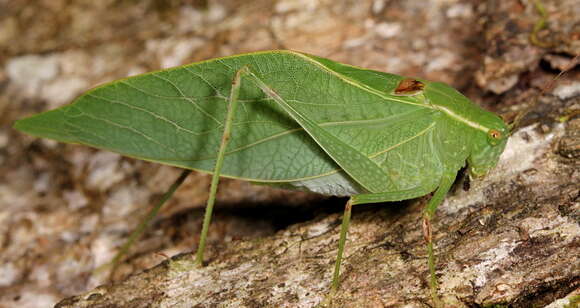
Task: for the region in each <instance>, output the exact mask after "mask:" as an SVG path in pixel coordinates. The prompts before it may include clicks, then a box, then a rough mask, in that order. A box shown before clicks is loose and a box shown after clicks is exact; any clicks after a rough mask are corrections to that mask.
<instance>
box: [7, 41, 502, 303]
mask: <svg viewBox="0 0 580 308" xmlns="http://www.w3.org/2000/svg"><path fill="white" fill-rule="evenodd" d="M15 127H16V128H17V129H20V130H22V131H25V132H27V133H30V134H32V135H36V136H40V137H46V138H52V139H56V140H60V141H64V142H71V143H80V144H86V145H90V146H93V147H97V148H102V149H107V150H111V151H114V152H118V153H121V154H123V155H127V156H131V157H136V158H140V159H145V160H149V161H154V162H159V163H163V164H168V165H173V166H178V167H182V168H185V169H194V170H201V171H204V172H208V173H213V174H214V175H213V178H212V183H211V187H210V196H209V199H208V203H207V207H206V213H205V217H204V222H203V227H202V233H201V236H200V243H199V246H198V250H197V255H196V263H198V264H202V263H203V251H204V247H205V240H206V238H207V232H208V228H209V224H210V221H211V216H212V210H213V204H214V201H215V196H216V191H217V186H218V180H219V176H225V177H231V178H237V179H244V180H248V181H252V182H255V183H262V184H269V185H274V186H280V187H284V188H291V189H305V190H310V191H313V192H318V193H322V194H327V195H341V196H346V195H349V196H351V198H350V199H349V201H348V202H347V205H346V207H345V213H344V217H343V223H342V227H341V232H340V239H339V248H338V252H337V258H336V263H335V270H334V274H333V282H332V290H333V291H336V290H337V289H338V285H339V281H340V275H339V274H340V266H341V260H342V253H343V250H344V246H345V243H346V234H347V230H348V225H349V222H350V216H351V208H352V206H353V205H356V204H361V203H372V202H384V201H395V200H404V199H411V198H415V197H419V196H423V195H426V194H428V193H430V192H432V191H435V193H434V194H433V197H432V198H431V200H430V201H429V203H428V204H427V206H426V209H425V215H424V221H423V226H424V236H425V239H426V242H427V251H428V256H429V257H428V264H429V271H430V276H431V279H430V289H431V295H432V298H433V301H434V303H435V305H436V306H440V303H439V299H438V296H437V279H436V275H435V268H436V265H435V256H434V253H433V251H434V246H433V242H432V236H431V222H430V221H431V219H432V218H433V215H434V213H435V210H436V208H437V206H438V205H439V204H441V202H442V201H443V199H444V198H445V195H446V194H447V192H448V191H449V189H450V187H451V185H452V184H453V181H454V179H455V176H456V174H457V171H458V170H459V169H460V168H461V167H463V166H464V165H465V163H466V161H467V162H468V164H469V170H470V173H471V174H472V175H476V176H479V175H483V174H485V173H487V172H488V171H489V170H490V169H491V168H492V167H493V166H495V164H496V163H497V160H498V158H499V155H500V154H501V153H502V152H503V149H504V147H505V144H506V141H507V136H508V129H507V127H506V125H505V124H504V122H503V121H502V120H501V119H500V118H499V117H497V116H496V115H494V114H493V113H490V112H487V111H485V110H483V109H481V108H480V107H478V106H477V105H475V104H474V103H472V102H471V101H469V100H468V99H467V98H465V97H464V96H463V95H461V94H460V93H459V92H457V91H455V90H454V89H453V88H451V87H449V86H447V85H445V84H442V83H436V82H428V81H422V80H416V79H411V78H404V77H401V76H397V75H393V74H387V73H381V72H377V71H372V70H366V69H361V68H357V67H353V66H349V65H344V64H340V63H336V62H333V61H330V60H327V59H323V58H319V57H315V56H311V55H307V54H302V53H297V52H292V51H268V52H260V53H253V54H246V55H239V56H232V57H227V58H221V59H214V60H209V61H204V62H199V63H193V64H189V65H185V66H181V67H177V68H173V69H168V70H164V71H159V72H153V73H148V74H144V75H140V76H136V77H130V78H127V79H123V80H119V81H115V82H112V83H109V84H106V85H104V86H101V87H98V88H96V89H93V90H91V91H89V92H87V93H86V94H84V95H82V96H81V97H79V98H78V99H77V100H76V101H75V102H74V103H73V104H71V105H68V106H65V107H62V108H59V109H56V110H52V111H48V112H45V113H42V114H39V115H36V116H32V117H30V118H27V119H24V120H20V121H18V122H17V123H16V125H15ZM185 176H186V174H185V173H184V175H183V176H182V178H184V177H185ZM175 185H179V184H175ZM161 204H162V203H159V204H158V206H157V207H155V208H154V210H152V213H154V212H155V211H156V210H157V209H158V208H159V206H161ZM152 215H153V214H152ZM142 225H144V224H142ZM134 235H135V234H134ZM137 236H138V235H135V236H132V238H136V237H137ZM128 245H129V244H127V245H126V246H125V247H123V249H122V251H126V250H127V249H128V248H127V247H128ZM116 259H120V257H117V258H116ZM331 294H332V292H331Z"/></svg>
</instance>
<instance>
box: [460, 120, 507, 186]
mask: <svg viewBox="0 0 580 308" xmlns="http://www.w3.org/2000/svg"><path fill="white" fill-rule="evenodd" d="M481 123H482V124H483V125H482V126H483V127H485V128H486V131H483V130H478V131H477V132H476V133H475V136H474V138H473V139H472V144H471V155H469V157H468V158H467V163H468V164H469V173H470V175H471V176H474V177H481V176H484V175H485V174H487V173H488V172H489V171H490V170H491V169H492V168H493V167H495V165H496V164H497V161H498V160H499V156H500V155H501V153H503V150H504V149H505V146H506V143H507V139H508V137H509V128H508V127H507V125H506V124H505V123H504V121H503V120H502V119H501V118H500V117H498V116H496V115H495V114H492V113H486V116H485V119H483V121H482V122H481Z"/></svg>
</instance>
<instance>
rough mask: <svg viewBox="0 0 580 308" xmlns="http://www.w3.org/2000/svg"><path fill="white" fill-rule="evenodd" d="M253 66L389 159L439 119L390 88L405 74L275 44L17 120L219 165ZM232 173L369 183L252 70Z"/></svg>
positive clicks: (141, 151) (60, 133) (291, 98)
mask: <svg viewBox="0 0 580 308" xmlns="http://www.w3.org/2000/svg"><path fill="white" fill-rule="evenodd" d="M245 65H248V66H250V67H251V69H252V71H253V72H255V73H256V74H257V75H258V76H259V78H260V79H261V80H263V81H264V82H265V83H266V84H268V86H269V87H271V88H272V89H274V90H275V91H276V92H277V93H278V94H279V95H280V96H281V97H283V98H284V100H285V101H287V102H288V103H289V104H292V106H293V108H296V109H297V110H299V111H300V112H301V113H302V114H305V115H307V116H308V117H309V119H311V120H312V121H314V122H315V123H317V124H318V125H320V126H321V127H323V128H325V129H328V131H329V132H331V133H332V134H333V135H335V136H337V137H338V138H341V140H345V142H346V143H348V144H350V145H352V146H353V147H354V148H356V149H357V150H359V151H360V152H361V153H363V154H365V155H367V156H369V157H371V156H372V155H375V156H374V158H373V159H376V160H377V161H378V162H381V163H383V162H384V161H385V157H386V155H387V154H386V153H387V152H389V153H400V152H398V151H397V150H395V149H397V148H398V147H400V146H402V145H404V144H407V143H409V142H411V141H409V140H408V139H409V138H410V137H412V136H413V135H417V134H425V131H424V130H425V129H427V128H428V127H432V126H430V125H432V124H433V123H434V121H433V119H432V117H431V116H430V112H433V110H432V109H429V106H428V105H426V104H423V103H422V102H421V101H420V100H419V99H417V98H415V97H398V96H393V95H391V94H390V93H391V92H392V90H393V89H394V87H396V85H397V83H398V82H399V81H400V80H401V79H402V78H403V77H400V76H397V75H391V74H386V73H381V72H376V71H371V70H365V69H360V68H356V67H352V66H348V65H343V64H339V63H336V62H333V61H330V60H327V59H322V58H317V57H313V56H309V55H305V54H301V53H296V52H290V51H275V52H262V53H254V54H245V55H239V56H233V57H227V58H220V59H214V60H209V61H204V62H199V63H193V64H189V65H185V66H181V67H176V68H173V69H168V70H163V71H158V72H153V73H148V74H144V75H140V76H135V77H130V78H126V79H123V80H119V81H115V82H112V83H109V84H106V85H103V86H100V87H97V88H95V89H93V90H90V91H88V92H87V93H86V94H84V95H82V96H80V97H79V98H77V99H76V100H75V101H74V102H73V103H72V104H70V105H67V106H64V107H62V108H59V109H56V110H52V111H48V112H45V113H42V114H40V115H36V116H32V117H30V118H27V119H24V120H21V121H18V122H17V123H16V125H15V127H16V128H18V129H20V130H22V131H25V132H27V133H30V134H32V135H36V136H40V137H47V138H52V139H57V140H60V141H64V142H70V143H80V144H85V145H90V146H93V147H97V148H102V149H108V150H111V151H114V152H118V153H121V154H123V155H127V156H131V157H136V158H140V159H144V160H148V161H154V162H159V163H164V164H168V165H174V166H178V167H182V168H188V169H196V170H202V171H205V172H211V171H212V169H213V167H214V163H215V156H216V153H217V151H218V147H219V143H220V141H221V134H222V129H223V121H224V119H225V113H226V107H227V106H226V101H227V95H228V93H229V91H230V87H231V81H232V78H233V75H234V73H235V72H236V71H237V70H238V69H240V68H241V67H243V66H245ZM409 119H411V120H412V122H410V123H409V122H408V120H409ZM397 132H400V133H397ZM413 139H417V140H419V139H421V138H419V137H415V138H412V139H411V140H413ZM389 149H390V150H389ZM394 155H395V154H394ZM383 165H384V166H386V167H388V168H391V166H388V165H387V164H383ZM395 169H396V168H395ZM222 172H223V176H227V177H233V178H242V179H247V180H251V181H256V182H268V183H283V182H296V183H300V184H298V185H297V186H300V185H303V186H304V187H308V185H304V183H314V182H315V181H316V179H320V178H322V177H327V179H329V182H327V183H326V184H325V185H329V187H331V188H330V190H329V191H331V190H333V188H332V186H333V185H334V187H335V189H334V192H336V193H340V192H343V193H352V192H361V189H360V187H357V185H356V183H353V182H352V179H349V178H348V176H346V175H344V174H342V173H341V171H340V168H339V167H338V165H337V164H336V163H335V162H333V160H332V159H331V158H330V157H329V156H328V155H326V154H325V153H324V152H323V151H322V150H321V149H320V148H319V146H318V145H317V144H316V143H315V142H314V141H313V140H312V139H311V138H310V137H309V136H308V135H307V134H306V133H305V132H304V130H303V129H302V128H300V126H299V125H298V124H297V123H296V122H295V121H293V120H292V119H291V118H290V117H289V116H288V115H287V114H285V113H284V112H283V111H282V110H281V109H280V108H279V107H278V106H277V105H276V103H275V102H273V101H272V99H271V98H269V97H267V96H266V95H265V94H264V93H263V92H262V91H261V90H260V89H259V88H257V87H256V86H255V85H254V84H253V83H252V82H249V81H247V80H245V79H244V80H243V82H242V87H241V91H240V106H239V108H238V113H237V114H236V115H235V120H234V124H233V132H232V137H231V139H230V143H229V145H228V150H227V153H226V157H225V161H224V168H223V171H222ZM337 173H339V174H342V175H336V174H337ZM333 174H335V175H333ZM403 175H404V174H401V176H403ZM332 179H335V180H332ZM309 181H310V182H309ZM333 181H334V182H333ZM319 183H320V181H319ZM348 183H350V184H348ZM322 186H324V185H322ZM347 186H348V187H347ZM329 187H326V188H324V187H323V188H321V189H322V190H324V189H327V190H328V189H329ZM337 187H338V188H337ZM340 187H344V188H340ZM309 189H310V188H309Z"/></svg>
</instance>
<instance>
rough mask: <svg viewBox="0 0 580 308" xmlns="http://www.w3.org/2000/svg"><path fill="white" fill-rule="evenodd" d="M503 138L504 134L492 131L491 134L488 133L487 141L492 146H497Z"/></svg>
mask: <svg viewBox="0 0 580 308" xmlns="http://www.w3.org/2000/svg"><path fill="white" fill-rule="evenodd" d="M502 138H503V134H502V133H501V132H500V131H499V130H496V129H490V130H489V132H487V141H488V142H489V143H490V144H491V145H497V144H499V141H500V140H501V139H502Z"/></svg>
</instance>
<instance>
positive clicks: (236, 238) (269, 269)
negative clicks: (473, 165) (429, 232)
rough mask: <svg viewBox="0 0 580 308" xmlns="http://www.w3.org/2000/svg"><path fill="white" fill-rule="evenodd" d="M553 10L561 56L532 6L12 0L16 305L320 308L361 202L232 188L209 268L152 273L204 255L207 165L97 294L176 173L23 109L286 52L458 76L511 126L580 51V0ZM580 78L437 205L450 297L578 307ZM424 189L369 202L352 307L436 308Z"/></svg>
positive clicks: (10, 225)
mask: <svg viewBox="0 0 580 308" xmlns="http://www.w3.org/2000/svg"><path fill="white" fill-rule="evenodd" d="M543 2H544V4H545V7H546V9H547V12H548V27H547V28H546V29H544V30H542V31H540V33H539V34H538V37H539V39H540V40H542V41H543V42H549V43H550V46H549V47H547V48H542V47H539V46H535V45H532V44H530V43H529V40H528V39H527V38H528V36H529V33H530V31H531V28H532V26H533V25H534V23H535V22H536V21H537V20H538V18H539V15H538V14H537V11H535V9H534V6H533V5H532V1H518V0H507V1H487V2H482V1H475V0H471V1H470V0H430V1H425V0H417V1H414V0H413V1H381V0H375V1H370V0H369V1H330V0H327V1H323V0H320V1H310V0H308V1H307V0H301V1H298V0H280V1H266V0H263V1H183V2H179V1H174V2H171V4H167V3H168V2H166V1H156V0H146V1H124V2H118V1H96V2H95V1H60V0H58V1H8V0H0V66H1V67H2V69H1V70H0V125H1V126H0V174H2V175H3V176H2V177H0V249H1V252H0V307H14V306H18V307H46V306H50V305H52V304H55V303H56V302H58V301H59V300H60V299H62V298H65V297H68V296H72V295H76V294H82V295H78V296H76V297H69V298H67V299H65V300H63V301H62V302H61V303H60V305H61V306H62V307H81V306H83V305H92V306H95V307H99V306H100V307H105V306H107V307H115V306H117V307H121V306H131V307H145V306H163V305H165V306H170V305H176V306H186V307H187V306H193V305H194V304H195V303H198V306H199V307H209V306H218V305H219V304H222V305H225V304H229V305H230V306H234V307H235V306H239V307H262V306H273V307H280V306H282V307H283V306H287V307H312V306H314V305H315V304H316V303H318V302H319V301H320V300H321V299H322V298H323V296H324V295H325V294H326V290H327V288H328V283H329V282H330V274H331V268H332V262H333V260H334V256H335V252H336V242H337V238H338V226H339V222H340V214H339V212H340V211H341V209H342V207H343V204H344V200H341V199H329V200H327V201H326V202H325V203H324V204H322V205H321V204H320V197H318V196H314V195H308V194H304V193H295V192H284V191H279V190H270V189H267V188H265V187H255V186H252V185H250V184H248V183H243V182H236V181H224V182H223V183H222V185H221V187H220V193H219V195H218V200H220V202H219V203H218V207H219V209H218V212H217V215H216V217H215V219H214V222H215V223H214V225H213V228H212V231H211V241H212V245H211V246H210V247H209V248H210V249H209V253H208V257H209V261H210V262H209V266H208V267H206V268H203V269H191V268H190V267H189V258H190V256H189V255H187V254H185V255H181V256H179V257H176V258H174V259H172V260H166V261H165V262H164V263H163V264H162V265H159V266H157V267H154V268H153V269H151V270H148V271H145V272H143V273H141V274H138V273H139V272H140V271H141V270H143V269H146V268H151V267H153V266H154V265H156V264H158V263H159V262H161V261H163V260H165V259H167V257H171V256H174V255H176V254H178V253H180V252H188V251H191V250H192V249H194V247H195V246H194V245H195V243H196V241H197V233H198V230H199V223H200V221H201V214H202V209H201V207H203V203H204V201H205V198H206V197H207V189H208V183H209V178H208V177H207V176H204V175H199V174H198V175H195V176H192V177H191V178H190V179H189V180H188V181H187V183H186V185H185V186H184V187H183V188H182V189H180V190H179V192H178V193H177V195H176V197H175V198H174V199H173V201H172V202H170V204H169V205H168V206H167V207H166V208H165V209H164V210H163V211H162V213H161V215H160V216H159V217H158V219H157V220H156V222H155V224H154V225H155V226H154V228H153V229H152V231H150V232H149V233H148V234H147V235H146V236H145V238H144V239H143V240H142V241H141V242H140V243H139V244H138V245H137V247H135V249H134V250H133V252H132V254H131V256H130V258H129V261H128V262H126V263H124V264H123V265H122V266H121V267H120V268H119V269H118V271H117V272H116V273H115V274H114V275H112V276H113V280H114V281H118V282H117V283H114V284H109V285H106V286H103V287H99V288H98V289H95V290H92V291H89V290H91V289H93V288H95V287H96V286H98V285H100V284H103V283H106V282H108V281H109V275H108V274H109V273H107V272H104V273H100V274H97V275H95V274H92V270H93V269H95V268H96V267H98V266H99V265H102V264H104V263H105V262H107V261H108V260H109V259H110V258H111V257H112V255H113V254H114V253H115V251H116V249H117V248H118V247H119V245H120V244H121V243H123V241H124V240H125V238H126V236H127V235H128V233H129V232H130V230H131V229H132V228H134V226H135V225H136V224H137V223H138V221H139V219H140V217H141V216H142V214H144V212H145V209H146V207H147V206H149V205H150V204H152V202H153V201H154V200H155V199H156V198H157V197H158V196H159V195H160V194H161V193H162V192H163V190H164V189H165V187H167V186H169V185H170V183H171V182H172V181H173V179H174V178H176V177H177V175H178V174H179V171H178V170H175V169H172V168H168V167H163V166H156V165H153V164H148V163H145V162H138V161H134V160H131V159H127V158H122V157H119V156H117V155H114V154H110V153H104V152H97V151H94V150H91V149H87V148H83V147H79V146H71V145H63V144H57V143H54V142H51V141H47V140H35V139H33V138H30V137H28V136H24V135H22V134H19V133H18V132H16V131H14V130H12V129H11V128H10V125H11V123H12V122H13V121H14V120H15V119H17V118H21V117H23V116H25V115H30V114H32V113H35V112H39V111H42V110H47V109H49V108H53V107H56V106H60V105H62V104H65V103H67V102H69V101H70V100H71V99H72V98H74V97H75V96H76V95H78V94H80V92H82V91H84V90H86V89H87V88H89V87H92V86H95V85H97V84H99V83H102V82H105V81H109V80H112V79H116V78H121V77H124V76H127V75H131V74H136V73H140V72H144V71H148V70H152V69H158V68H163V67H168V66H172V65H178V64H182V63H188V62H192V61H196V60H201V59H207V58H212V57H216V56H224V55H230V54H236V53H240V52H247V51H254V50H261V49H273V48H289V49H296V50H300V51H304V52H309V53H313V54H317V55H320V56H324V57H329V58H332V59H334V60H336V61H341V62H345V63H350V64H354V65H359V66H364V67H369V68H373V69H377V70H382V71H388V72H392V73H397V74H403V75H409V76H417V77H423V78H426V79H430V80H439V81H443V82H447V83H450V84H452V85H453V86H455V87H457V88H458V89H460V90H462V91H463V92H464V93H466V94H467V95H468V96H469V97H471V98H472V99H474V100H475V101H478V102H480V103H482V104H483V105H485V106H486V107H488V108H489V109H492V110H495V111H500V112H501V113H502V114H504V115H505V116H506V117H507V118H508V119H512V118H513V117H514V116H515V114H516V113H517V112H519V111H520V110H523V109H525V108H527V107H528V106H529V105H530V103H531V102H533V100H534V99H535V98H536V97H537V96H538V93H539V92H540V89H541V88H543V87H544V86H545V85H546V84H547V83H549V81H550V80H551V79H552V78H553V77H554V75H555V72H557V70H559V69H562V68H564V67H566V65H567V63H568V62H569V60H570V56H571V55H574V54H578V53H580V50H579V47H578V42H579V41H580V40H579V37H580V31H579V29H578V25H579V24H580V22H579V20H578V18H580V13H578V12H577V10H578V7H577V5H575V2H576V1H575V0H544V1H543ZM578 80H580V78H579V75H578V72H577V71H571V72H569V73H568V74H567V75H566V76H564V77H563V78H561V79H560V80H558V82H557V83H556V85H555V87H554V88H553V90H548V91H547V93H546V94H545V95H543V96H542V97H541V98H540V100H539V103H538V105H537V106H535V107H534V108H533V112H532V113H530V115H529V116H528V117H527V119H526V120H525V121H524V123H525V124H526V125H527V124H534V126H532V127H529V128H526V129H525V130H523V131H521V132H519V133H517V134H516V135H515V136H514V138H513V140H512V141H511V142H510V145H509V149H508V151H507V152H506V154H505V155H504V157H503V159H502V164H501V166H500V167H498V168H497V169H496V170H495V171H493V173H492V174H490V175H489V176H488V177H487V178H486V179H485V180H483V181H473V182H471V185H470V186H471V188H470V190H469V191H468V192H464V191H462V189H461V185H458V186H457V189H456V191H455V192H454V193H453V195H452V196H450V198H448V200H447V202H446V203H445V204H444V205H442V207H441V210H440V211H438V214H437V215H438V216H437V221H436V223H435V236H436V239H437V249H438V250H437V251H438V253H439V255H440V258H439V262H438V273H439V275H440V281H441V290H440V292H441V294H445V298H446V299H447V301H448V302H449V303H450V305H451V304H453V303H454V306H456V307H478V306H482V305H486V304H494V303H505V304H511V305H512V306H514V307H531V306H532V305H536V306H543V305H546V304H548V303H550V302H554V303H553V305H556V306H551V307H562V306H563V305H564V304H565V303H566V300H560V301H558V302H555V300H556V299H558V298H562V297H564V296H566V295H572V294H575V293H574V292H576V294H577V293H578V284H579V280H580V278H579V277H580V270H579V268H580V262H579V260H578V258H577V255H579V254H580V251H579V247H580V243H579V236H580V230H579V227H578V221H579V216H578V213H579V203H578V195H579V193H578V185H577V183H578V182H580V181H579V174H578V170H579V169H580V168H579V164H580V163H579V161H578V159H579V156H578V144H579V141H578V133H577V132H578V130H579V124H578V120H577V116H578V110H579V109H580V107H579V106H580V103H579V102H578V93H579V91H578V84H579V81H578ZM495 93H499V94H501V95H499V96H498V95H496V94H495ZM559 122H563V123H562V124H558V123H559ZM466 186H467V185H466ZM426 200H427V199H426V198H424V199H421V200H415V201H412V202H407V203H404V204H387V205H376V206H374V205H373V206H364V207H360V208H358V209H355V212H354V217H353V223H352V227H351V232H350V235H349V243H348V245H347V251H346V255H347V258H346V260H345V263H344V264H345V266H344V271H343V275H342V281H343V288H342V289H341V291H340V292H339V293H338V295H337V298H336V306H344V307H381V306H383V307H403V306H406V307H428V305H429V299H428V298H427V294H428V293H427V291H426V290H427V284H426V277H427V271H426V266H425V265H426V264H425V263H426V262H425V252H424V246H423V242H422V237H421V232H420V224H419V222H420V211H421V208H422V206H423V204H424V202H425V201H426ZM296 222H301V223H299V224H294V225H290V226H289V227H288V225H289V224H292V223H296ZM129 273H136V275H134V276H131V278H129V279H128V280H123V279H124V278H125V277H127V275H128V274H129ZM86 292H88V293H86Z"/></svg>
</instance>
